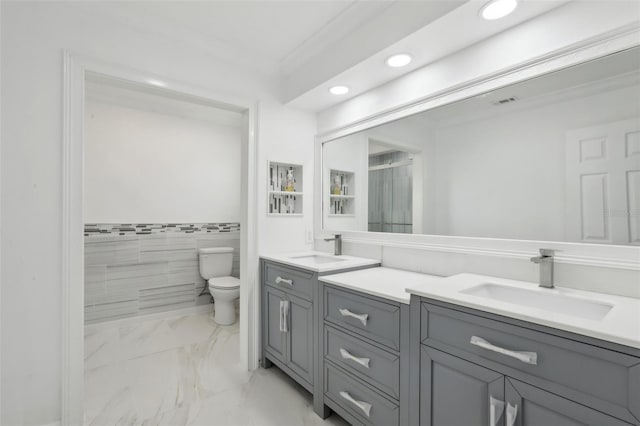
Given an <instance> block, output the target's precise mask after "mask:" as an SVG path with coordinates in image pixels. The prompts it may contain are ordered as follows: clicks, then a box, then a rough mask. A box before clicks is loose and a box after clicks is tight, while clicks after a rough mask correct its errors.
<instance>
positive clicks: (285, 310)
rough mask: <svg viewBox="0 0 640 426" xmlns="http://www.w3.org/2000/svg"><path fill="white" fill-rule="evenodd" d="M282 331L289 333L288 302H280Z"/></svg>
mask: <svg viewBox="0 0 640 426" xmlns="http://www.w3.org/2000/svg"><path fill="white" fill-rule="evenodd" d="M282 331H284V332H285V333H288V332H289V301H288V300H283V301H282Z"/></svg>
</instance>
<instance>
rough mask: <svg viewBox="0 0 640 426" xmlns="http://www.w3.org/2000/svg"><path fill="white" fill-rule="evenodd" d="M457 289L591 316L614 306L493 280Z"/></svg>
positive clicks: (597, 317)
mask: <svg viewBox="0 0 640 426" xmlns="http://www.w3.org/2000/svg"><path fill="white" fill-rule="evenodd" d="M545 291H548V293H545ZM460 293H462V294H468V295H471V296H477V297H482V298H485V299H491V300H497V301H501V302H507V303H513V304H516V305H520V306H526V307H530V308H536V309H541V310H543V311H548V312H555V313H558V314H564V315H571V316H575V317H579V318H584V319H591V320H601V319H603V318H604V317H605V316H606V315H607V313H609V311H610V310H611V309H612V308H613V305H612V304H609V303H604V302H598V301H595V300H588V299H581V298H578V297H574V296H568V295H564V294H558V293H556V292H553V290H545V289H541V290H539V291H536V290H527V289H524V288H518V287H511V286H505V285H499V284H493V283H483V284H480V285H476V286H473V287H469V288H467V289H465V290H461V291H460Z"/></svg>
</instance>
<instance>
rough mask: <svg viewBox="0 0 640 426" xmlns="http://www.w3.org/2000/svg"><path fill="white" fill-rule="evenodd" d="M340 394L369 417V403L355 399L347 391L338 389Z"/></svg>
mask: <svg viewBox="0 0 640 426" xmlns="http://www.w3.org/2000/svg"><path fill="white" fill-rule="evenodd" d="M340 396H341V397H343V398H344V399H346V400H347V401H349V402H350V403H352V404H353V405H355V406H356V407H358V408H359V409H361V410H362V412H363V413H364V414H365V416H367V417H369V414H370V413H371V404H369V403H368V402H364V401H356V400H355V399H353V397H352V396H351V395H350V394H349V392H345V391H340Z"/></svg>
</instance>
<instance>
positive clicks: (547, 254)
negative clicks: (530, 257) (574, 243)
mask: <svg viewBox="0 0 640 426" xmlns="http://www.w3.org/2000/svg"><path fill="white" fill-rule="evenodd" d="M556 251H557V250H554V249H545V248H541V249H540V256H542V257H553V256H554V255H555V253H556Z"/></svg>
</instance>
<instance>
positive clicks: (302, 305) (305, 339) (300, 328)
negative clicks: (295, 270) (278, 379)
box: [286, 294, 313, 384]
mask: <svg viewBox="0 0 640 426" xmlns="http://www.w3.org/2000/svg"><path fill="white" fill-rule="evenodd" d="M287 300H288V302H289V309H288V314H287V318H286V321H287V325H288V327H287V329H288V333H287V361H288V366H289V368H291V369H292V370H293V371H295V372H296V373H298V374H299V375H300V376H301V377H302V378H303V379H305V380H306V381H308V382H309V383H310V384H313V304H312V303H311V302H309V301H306V300H304V299H300V298H299V297H296V296H293V295H291V294H288V295H287Z"/></svg>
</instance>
